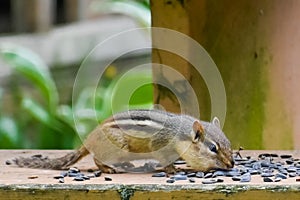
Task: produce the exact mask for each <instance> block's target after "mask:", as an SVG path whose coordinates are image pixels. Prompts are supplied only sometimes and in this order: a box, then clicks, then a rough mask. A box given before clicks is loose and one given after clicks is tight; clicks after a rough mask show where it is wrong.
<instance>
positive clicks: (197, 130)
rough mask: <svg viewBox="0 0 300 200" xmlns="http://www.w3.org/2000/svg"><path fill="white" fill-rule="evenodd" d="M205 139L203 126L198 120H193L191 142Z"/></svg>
mask: <svg viewBox="0 0 300 200" xmlns="http://www.w3.org/2000/svg"><path fill="white" fill-rule="evenodd" d="M204 139H205V134H204V127H203V126H202V124H201V123H200V122H199V121H194V124H193V142H194V143H196V142H198V141H199V140H201V141H202V142H203V141H204Z"/></svg>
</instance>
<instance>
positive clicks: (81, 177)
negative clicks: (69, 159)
mask: <svg viewBox="0 0 300 200" xmlns="http://www.w3.org/2000/svg"><path fill="white" fill-rule="evenodd" d="M88 172H89V174H84V173H81V172H80V170H79V169H78V168H76V167H71V168H70V169H69V170H68V171H66V172H61V173H60V175H57V176H54V177H53V178H55V179H58V182H59V183H64V182H65V177H72V178H73V180H74V181H85V180H90V179H91V178H96V177H100V176H101V174H102V172H101V171H100V170H98V171H95V172H94V171H93V170H88ZM104 179H105V180H106V181H108V180H109V179H110V181H111V180H112V179H111V178H110V177H104Z"/></svg>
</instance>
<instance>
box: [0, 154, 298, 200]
mask: <svg viewBox="0 0 300 200" xmlns="http://www.w3.org/2000/svg"><path fill="white" fill-rule="evenodd" d="M67 152H69V151H61V150H51V151H48V150H1V151H0V169H1V170H0V199H66V198H68V199H82V198H85V199H95V198H101V199H112V198H113V199H129V197H131V198H130V199H170V198H171V199H186V198H189V199H199V198H205V199H253V197H254V196H255V198H257V199H286V198H287V197H288V198H290V199H300V195H299V194H300V183H299V182H296V178H297V177H295V178H290V179H287V180H282V181H281V182H278V183H263V181H262V178H261V177H260V176H256V177H253V178H252V181H251V182H250V183H236V182H233V181H232V180H231V179H230V178H229V177H228V178H227V177H225V178H224V182H223V183H218V184H214V185H203V184H202V183H201V179H197V180H196V183H189V182H188V181H177V182H175V183H173V184H167V183H166V178H154V177H151V173H136V174H129V173H127V174H125V173H124V174H112V175H109V176H111V177H112V179H113V180H112V181H109V182H108V181H105V180H104V176H105V175H106V174H103V175H102V176H101V177H98V178H93V179H90V180H88V181H84V182H76V181H73V180H72V178H71V177H66V178H65V183H58V180H57V179H54V178H53V177H54V176H55V175H58V174H59V173H60V171H58V170H43V169H26V168H18V167H16V166H13V165H6V164H5V162H6V160H8V159H10V160H11V159H12V158H15V157H19V156H30V155H34V154H42V155H47V156H49V157H58V156H61V155H63V154H65V153H67ZM265 152H266V151H245V152H242V155H243V156H252V157H256V156H257V155H258V154H259V153H265ZM268 153H270V152H269V151H268ZM271 153H277V154H292V155H293V157H294V158H300V151H271ZM75 166H76V167H78V168H79V169H81V170H82V171H84V173H86V172H85V170H87V169H89V168H94V169H96V167H95V165H94V163H93V161H92V158H91V157H90V156H87V157H86V158H84V159H83V160H81V161H80V162H79V163H77V164H76V165H75ZM30 177H36V178H34V179H32V178H30ZM298 178H299V177H298Z"/></svg>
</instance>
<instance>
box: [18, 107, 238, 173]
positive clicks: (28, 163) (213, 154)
mask: <svg viewBox="0 0 300 200" xmlns="http://www.w3.org/2000/svg"><path fill="white" fill-rule="evenodd" d="M89 153H91V154H92V156H93V158H94V162H95V164H96V165H97V166H98V168H99V169H100V170H101V171H102V172H104V173H116V172H118V171H117V170H116V169H115V168H114V167H113V165H112V164H113V163H116V162H122V161H124V162H126V161H128V160H133V159H146V158H152V159H156V160H158V161H159V162H160V163H161V164H162V165H163V166H166V167H165V169H166V171H167V172H174V170H176V169H175V168H174V166H173V162H174V161H175V160H177V159H178V158H181V159H183V160H185V161H186V163H187V164H188V165H189V166H191V168H192V169H194V170H200V171H209V170H213V169H230V168H232V167H233V165H234V161H233V157H232V150H231V145H230V142H229V140H228V139H227V138H226V136H225V135H224V133H223V132H222V130H221V129H220V122H219V120H218V118H216V117H215V118H214V119H213V120H212V121H211V122H204V121H200V120H198V119H196V118H194V117H191V116H188V115H182V114H173V113H169V112H165V111H160V110H129V111H125V112H121V113H117V114H115V115H113V116H112V117H110V118H108V119H107V120H105V121H104V122H103V123H101V124H100V125H99V126H97V127H96V129H94V130H93V131H92V132H91V133H90V134H89V135H88V137H87V138H86V140H85V141H84V143H83V146H81V147H80V148H79V149H78V150H75V151H73V152H71V153H68V154H67V155H65V156H63V157H60V158H56V159H41V158H40V159H39V158H36V157H35V158H32V157H31V158H23V157H20V158H16V159H15V160H14V162H15V163H16V164H17V165H18V166H20V167H29V168H44V169H67V168H68V167H69V166H70V165H73V164H75V163H76V162H77V161H79V160H80V159H81V158H83V157H84V156H86V155H88V154H89ZM104 162H105V163H104Z"/></svg>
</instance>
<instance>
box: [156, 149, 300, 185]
mask: <svg viewBox="0 0 300 200" xmlns="http://www.w3.org/2000/svg"><path fill="white" fill-rule="evenodd" d="M234 160H235V167H234V168H232V169H231V170H229V171H221V170H217V171H214V172H207V173H203V172H192V173H187V172H184V171H182V172H178V173H177V174H175V175H174V176H171V177H169V178H168V179H167V180H166V182H167V183H174V182H175V181H180V180H188V181H189V182H191V183H195V182H196V181H195V178H201V180H202V184H214V183H220V182H224V179H222V178H221V177H230V178H231V179H232V180H233V181H237V182H241V183H246V182H251V177H252V176H260V177H261V178H262V181H263V182H280V181H281V180H282V179H289V178H295V177H299V176H300V159H295V158H293V157H292V156H291V155H280V156H279V155H277V154H267V153H266V154H260V155H259V156H258V158H256V159H254V158H252V157H250V156H248V157H245V158H243V157H241V156H240V155H239V156H238V155H237V156H235V157H234ZM182 164H184V161H178V162H175V165H182ZM166 176H167V174H166V173H164V172H160V173H156V174H153V175H152V177H166ZM296 181H300V178H296Z"/></svg>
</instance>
